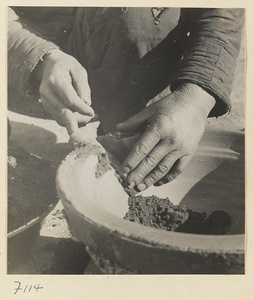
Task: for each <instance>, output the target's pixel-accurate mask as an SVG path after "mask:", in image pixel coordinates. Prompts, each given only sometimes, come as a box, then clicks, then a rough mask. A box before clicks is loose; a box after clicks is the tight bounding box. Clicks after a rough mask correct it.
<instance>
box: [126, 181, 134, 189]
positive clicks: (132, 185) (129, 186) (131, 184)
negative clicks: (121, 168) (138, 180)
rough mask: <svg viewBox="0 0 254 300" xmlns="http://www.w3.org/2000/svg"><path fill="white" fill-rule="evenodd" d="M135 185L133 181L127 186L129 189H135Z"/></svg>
mask: <svg viewBox="0 0 254 300" xmlns="http://www.w3.org/2000/svg"><path fill="white" fill-rule="evenodd" d="M134 186H135V183H134V182H131V183H130V184H129V185H128V186H127V188H128V189H133V188H134Z"/></svg>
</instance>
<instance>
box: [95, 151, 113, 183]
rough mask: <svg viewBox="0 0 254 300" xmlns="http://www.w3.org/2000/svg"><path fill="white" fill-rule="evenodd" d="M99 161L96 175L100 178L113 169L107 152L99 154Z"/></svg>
mask: <svg viewBox="0 0 254 300" xmlns="http://www.w3.org/2000/svg"><path fill="white" fill-rule="evenodd" d="M97 157H98V163H97V166H96V169H95V177H96V178H99V177H101V176H103V175H104V174H105V173H107V172H108V171H109V170H111V167H110V163H109V160H108V157H107V155H106V153H101V154H98V156H97Z"/></svg>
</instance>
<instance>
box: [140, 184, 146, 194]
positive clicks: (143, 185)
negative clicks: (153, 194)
mask: <svg viewBox="0 0 254 300" xmlns="http://www.w3.org/2000/svg"><path fill="white" fill-rule="evenodd" d="M138 189H139V190H140V192H142V191H144V190H145V189H146V184H145V183H140V184H138Z"/></svg>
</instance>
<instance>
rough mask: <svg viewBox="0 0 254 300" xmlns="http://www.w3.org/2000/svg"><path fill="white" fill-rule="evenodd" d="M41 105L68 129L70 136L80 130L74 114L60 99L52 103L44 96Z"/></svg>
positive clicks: (55, 99)
mask: <svg viewBox="0 0 254 300" xmlns="http://www.w3.org/2000/svg"><path fill="white" fill-rule="evenodd" d="M41 103H42V105H43V107H44V108H45V110H46V111H48V113H50V114H51V116H52V117H53V118H54V119H55V120H56V121H57V123H58V124H59V125H61V126H64V127H66V129H67V131H68V134H69V135H70V134H72V132H74V131H75V130H77V129H78V123H77V120H76V118H75V116H74V114H73V112H72V111H71V110H69V109H68V108H66V107H65V106H64V104H63V103H62V101H61V100H60V99H58V98H57V97H55V98H54V100H53V101H52V100H49V99H47V98H45V97H43V96H42V97H41ZM52 103H54V104H52Z"/></svg>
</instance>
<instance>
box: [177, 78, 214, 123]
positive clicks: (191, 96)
mask: <svg viewBox="0 0 254 300" xmlns="http://www.w3.org/2000/svg"><path fill="white" fill-rule="evenodd" d="M174 94H175V95H176V98H177V101H178V103H179V104H180V105H182V106H188V108H189V110H190V111H195V112H196V111H198V112H199V113H200V114H201V115H202V116H204V117H207V116H208V115H209V113H210V111H211V110H212V108H213V107H214V105H215V103H216V100H215V98H214V97H213V96H212V95H211V94H209V93H208V92H207V91H205V90H204V89H203V88H202V87H200V86H198V85H197V84H194V83H190V82H183V83H181V84H180V85H179V86H178V88H177V89H176V90H175V91H174Z"/></svg>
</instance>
